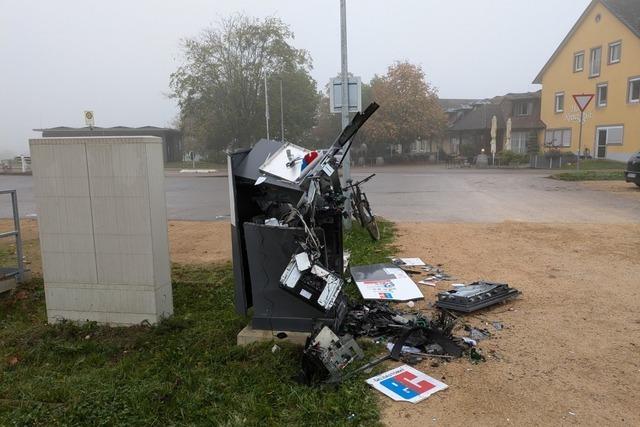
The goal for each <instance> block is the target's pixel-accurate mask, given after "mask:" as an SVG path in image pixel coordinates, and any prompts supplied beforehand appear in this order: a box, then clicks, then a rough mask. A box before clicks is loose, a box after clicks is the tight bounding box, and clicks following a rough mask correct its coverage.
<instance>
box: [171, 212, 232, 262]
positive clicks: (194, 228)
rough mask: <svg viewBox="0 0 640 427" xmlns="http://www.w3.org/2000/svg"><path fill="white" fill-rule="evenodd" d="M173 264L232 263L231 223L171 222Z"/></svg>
mask: <svg viewBox="0 0 640 427" xmlns="http://www.w3.org/2000/svg"><path fill="white" fill-rule="evenodd" d="M169 248H170V251H171V261H172V262H177V263H181V264H210V263H214V262H225V261H229V260H231V226H230V225H229V223H228V222H211V221H169Z"/></svg>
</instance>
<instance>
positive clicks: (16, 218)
mask: <svg viewBox="0 0 640 427" xmlns="http://www.w3.org/2000/svg"><path fill="white" fill-rule="evenodd" d="M0 194H10V195H11V205H12V207H13V226H14V229H13V230H12V231H6V232H4V233H0V239H2V238H5V237H15V239H16V257H17V258H18V266H17V268H9V269H5V271H0V273H2V276H4V277H1V276H0V279H2V278H5V279H6V278H9V277H15V278H16V280H17V281H18V282H23V281H24V279H25V270H24V258H23V256H22V236H21V234H20V215H19V214H18V195H17V193H16V190H0Z"/></svg>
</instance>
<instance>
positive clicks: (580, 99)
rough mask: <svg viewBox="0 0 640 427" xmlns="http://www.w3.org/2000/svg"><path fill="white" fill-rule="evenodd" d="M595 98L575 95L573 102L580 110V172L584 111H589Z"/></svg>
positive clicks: (586, 95) (578, 166)
mask: <svg viewBox="0 0 640 427" xmlns="http://www.w3.org/2000/svg"><path fill="white" fill-rule="evenodd" d="M593 97H594V95H593V94H592V93H590V94H586V93H583V94H580V95H573V100H574V101H575V103H576V104H577V105H578V108H579V109H580V135H579V136H578V161H577V163H576V170H580V152H581V151H582V122H584V110H586V109H587V107H588V106H589V104H590V103H591V100H592V99H593Z"/></svg>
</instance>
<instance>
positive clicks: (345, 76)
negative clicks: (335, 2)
mask: <svg viewBox="0 0 640 427" xmlns="http://www.w3.org/2000/svg"><path fill="white" fill-rule="evenodd" d="M340 52H341V55H340V56H341V61H340V62H341V74H342V84H341V89H342V104H341V105H342V107H341V108H340V112H341V113H342V129H344V128H346V127H347V126H348V125H349V69H348V66H347V2H346V0H340ZM342 179H343V185H344V186H346V183H347V180H349V179H351V155H350V154H349V152H348V151H347V152H346V153H345V154H344V159H343V161H342ZM345 195H346V196H347V200H345V208H346V211H347V218H345V220H344V222H343V223H344V226H345V228H346V229H347V230H348V229H350V228H351V191H347V192H346V194H345Z"/></svg>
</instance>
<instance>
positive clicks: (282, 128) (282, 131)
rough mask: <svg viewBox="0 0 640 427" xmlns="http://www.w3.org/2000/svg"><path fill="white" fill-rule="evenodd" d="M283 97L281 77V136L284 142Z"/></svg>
mask: <svg viewBox="0 0 640 427" xmlns="http://www.w3.org/2000/svg"><path fill="white" fill-rule="evenodd" d="M282 99H283V98H282V79H280V138H281V139H282V143H283V144H284V103H283V102H282Z"/></svg>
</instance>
